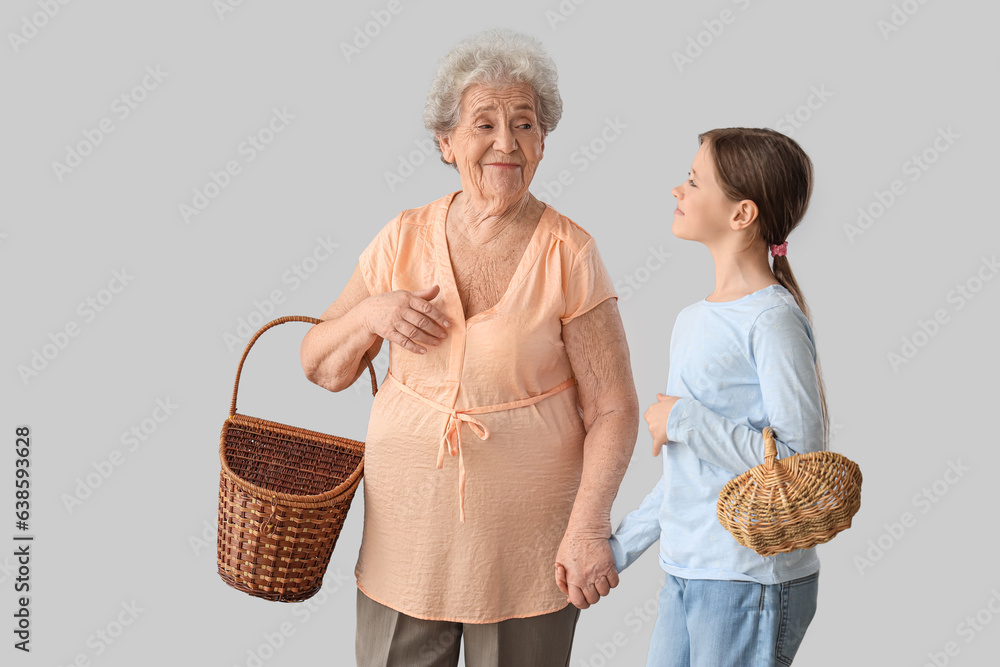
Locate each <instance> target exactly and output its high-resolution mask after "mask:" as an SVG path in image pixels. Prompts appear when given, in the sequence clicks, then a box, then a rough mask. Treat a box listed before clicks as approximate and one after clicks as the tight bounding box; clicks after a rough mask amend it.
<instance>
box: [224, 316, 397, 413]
mask: <svg viewBox="0 0 1000 667" xmlns="http://www.w3.org/2000/svg"><path fill="white" fill-rule="evenodd" d="M285 322H306V323H308V324H319V323H321V322H323V320H321V319H318V318H316V317H308V316H306V315H287V316H285V317H279V318H278V319H276V320H271V321H270V322H268V323H267V324H265V325H264V326H262V327H261V328H260V329H258V330H257V333H255V334H254V335H253V338H251V339H250V342H248V343H247V346H246V348H245V349H244V350H243V356H242V357H240V365H239V366H238V367H237V368H236V382H234V383H233V402H232V403H230V404H229V416H230V417H232V416H233V415H235V414H236V394H237V393H238V392H239V390H240V374H241V373H242V372H243V362H244V361H246V359H247V355H248V354H250V348H251V347H253V344H254V343H256V342H257V339H258V338H260V336H261V334H262V333H264V332H265V331H267V330H268V329H270V328H271V327H276V326H278V325H279V324H284V323H285ZM361 358H362V359H363V360H364V362H365V364H366V365H367V366H368V375H369V376H371V379H372V396H374V395H375V393H376V392H377V391H378V385H377V384H376V382H375V368H374V367H373V366H372V362H371V360H370V359H369V358H368V353H367V352H366V353H365V354H364V355H363V356H362V357H361Z"/></svg>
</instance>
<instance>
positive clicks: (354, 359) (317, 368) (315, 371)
mask: <svg viewBox="0 0 1000 667" xmlns="http://www.w3.org/2000/svg"><path fill="white" fill-rule="evenodd" d="M361 311H362V304H358V305H357V306H355V307H354V308H352V309H351V310H349V311H347V312H346V313H344V314H343V315H341V316H340V317H338V318H336V319H331V320H327V321H325V322H322V323H320V324H317V325H316V326H314V327H313V328H312V329H311V330H310V331H309V332H308V333H307V334H306V336H305V338H303V340H302V348H301V351H300V356H301V359H302V370H303V371H304V372H305V375H306V378H308V379H309V381H310V382H313V383H315V384H318V385H319V386H321V387H323V388H325V389H329V390H330V391H341V390H343V389H346V388H347V387H350V386H351V385H352V384H354V381H355V380H357V379H358V376H359V375H361V373H362V372H363V371H364V368H363V366H364V363H363V361H362V357H363V356H364V354H365V353H366V352H367V351H368V350H369V349H371V348H372V347H373V346H374V345H375V343H376V342H377V340H378V336H376V335H375V334H373V333H371V332H370V331H368V329H367V328H366V327H365V326H364V314H363V312H361Z"/></svg>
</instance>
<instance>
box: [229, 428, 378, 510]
mask: <svg viewBox="0 0 1000 667" xmlns="http://www.w3.org/2000/svg"><path fill="white" fill-rule="evenodd" d="M231 423H235V424H245V425H249V424H251V423H258V424H260V423H262V424H264V425H265V426H267V427H268V428H270V429H273V430H276V431H284V432H285V433H287V434H288V435H293V436H302V435H307V436H310V437H315V438H316V439H318V440H330V439H331V438H336V439H337V440H338V441H341V442H343V443H344V444H346V445H348V446H349V447H353V448H354V449H356V450H360V453H361V460H360V461H359V462H358V466H357V467H356V468H355V469H354V472H352V473H351V474H350V475H349V476H348V477H347V479H345V480H344V481H343V482H341V483H340V484H338V485H337V486H336V487H335V488H333V489H331V490H329V491H325V492H323V493H317V494H296V493H284V492H282V491H271V490H270V489H265V488H264V487H262V486H257V485H256V484H253V483H252V482H248V481H246V480H245V479H243V478H241V477H240V476H239V475H237V474H236V473H235V472H233V470H232V468H230V467H229V463H227V462H226V432H227V431H228V430H229V425H230V424H231ZM364 449H365V443H363V442H361V441H359V440H353V439H351V438H343V437H340V436H331V435H330V434H328V433H320V432H319V431H311V430H309V429H304V428H298V427H296V426H289V425H287V424H282V423H280V422H274V421H270V420H268V419H262V418H260V417H251V416H250V415H241V414H239V413H236V414H233V415H230V416H229V417H227V418H226V421H225V423H224V424H223V427H222V435H221V437H220V438H219V461H220V462H221V463H222V474H223V475H225V476H226V477H228V478H229V479H231V480H232V481H233V482H234V483H235V484H236V485H237V486H239V487H240V488H241V489H242V490H243V491H245V492H247V493H249V494H250V495H253V496H256V497H258V498H262V499H269V498H270V499H276V500H280V501H282V502H284V503H287V504H288V505H290V506H292V507H303V508H309V507H317V506H322V505H327V504H329V503H331V502H334V501H339V500H341V499H342V497H343V496H346V495H347V494H348V493H353V492H354V491H355V490H356V489H357V487H358V485H359V484H360V483H361V477H362V475H363V474H364V469H365V457H364Z"/></svg>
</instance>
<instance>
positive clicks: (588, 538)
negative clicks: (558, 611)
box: [556, 528, 618, 609]
mask: <svg viewBox="0 0 1000 667" xmlns="http://www.w3.org/2000/svg"><path fill="white" fill-rule="evenodd" d="M608 533H609V534H610V528H609V530H608ZM608 536H609V535H604V536H601V535H600V534H588V533H580V532H567V533H566V536H565V537H563V541H562V544H560V545H559V553H558V554H556V585H558V586H559V590H561V591H562V592H563V593H565V594H566V597H567V599H568V600H569V602H571V603H572V604H573V605H575V606H576V607H577V608H579V609H586V608H587V607H589V606H590V605H592V604H597V601H598V600H600V599H601V597H602V596H604V595H607V594H608V593H610V592H611V589H612V588H614V587H615V586H617V585H618V570H617V568H615V557H614V555H613V554H612V552H611V544H610V543H609V542H608Z"/></svg>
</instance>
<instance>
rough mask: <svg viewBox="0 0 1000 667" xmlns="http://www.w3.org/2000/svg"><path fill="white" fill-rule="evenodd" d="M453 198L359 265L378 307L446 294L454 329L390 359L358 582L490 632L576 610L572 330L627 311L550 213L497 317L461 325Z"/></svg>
mask: <svg viewBox="0 0 1000 667" xmlns="http://www.w3.org/2000/svg"><path fill="white" fill-rule="evenodd" d="M456 194H458V193H452V194H450V195H448V196H446V197H443V198H441V199H439V200H437V201H435V202H432V203H430V204H428V205H426V206H424V207H422V208H419V209H412V210H408V211H404V212H402V213H401V214H400V215H399V216H397V217H396V218H395V219H393V220H392V221H391V222H390V223H389V224H388V225H386V226H385V227H384V228H383V229H382V231H381V232H379V234H378V235H377V236H376V237H375V239H374V240H373V241H372V243H371V244H370V245H369V246H368V248H367V249H366V250H365V251H364V252H363V253H362V255H361V257H360V259H359V267H360V270H361V273H362V275H363V277H364V280H365V283H366V285H367V287H368V291H369V293H370V294H379V293H382V292H387V291H392V290H399V289H402V290H417V289H423V288H426V287H430V286H432V285H435V284H437V285H440V286H441V291H440V293H439V294H438V296H437V297H436V298H435V299H434V305H435V306H437V307H438V308H439V309H441V310H442V311H443V312H444V313H445V315H446V316H447V318H448V320H449V322H451V328H450V329H449V330H448V337H447V338H446V339H444V341H443V342H442V343H441V344H439V345H437V346H433V347H429V348H428V349H427V353H426V354H423V355H418V354H414V353H412V352H409V351H407V350H404V349H401V348H399V347H398V346H396V345H395V344H390V367H389V373H388V375H387V376H386V380H385V382H384V383H383V385H382V388H381V389H380V390H379V392H378V395H377V396H376V398H375V401H374V404H373V406H372V412H371V419H370V421H369V424H368V435H367V439H366V443H367V446H366V452H365V456H366V458H365V477H364V503H365V515H364V516H365V520H364V535H363V537H362V542H361V553H360V555H359V557H358V564H357V569H356V570H355V574H356V575H357V578H358V586H359V587H360V588H361V590H362V591H363V592H364V593H365V594H366V595H368V596H369V597H371V598H372V599H374V600H377V601H379V602H381V603H382V604H385V605H387V606H389V607H391V608H393V609H395V610H397V611H401V612H403V613H405V614H408V615H410V616H415V617H417V618H423V619H430V620H448V621H459V622H467V623H491V622H496V621H501V620H504V619H508V618H524V617H529V616H537V615H540V614H545V613H549V612H553V611H557V610H559V609H562V608H563V607H565V606H566V596H565V595H564V594H563V593H562V592H560V591H559V588H558V587H557V586H556V584H555V579H554V563H555V557H556V552H557V550H558V548H559V543H560V541H561V540H562V537H563V533H564V531H565V529H566V524H567V522H568V520H569V515H570V511H571V509H572V506H573V500H574V498H575V497H576V491H577V487H578V486H579V482H580V474H581V469H582V463H583V440H584V436H585V435H586V432H585V430H584V427H583V419H582V410H581V408H580V405H579V401H578V397H577V390H576V386H575V384H576V382H575V380H574V379H573V370H572V368H571V367H570V362H569V358H568V357H567V355H566V349H565V347H564V345H563V340H562V327H563V325H564V324H566V323H567V322H569V321H571V320H572V319H573V318H575V317H578V316H580V315H582V314H584V313H586V312H587V311H589V310H590V309H592V308H594V307H595V306H597V305H598V304H599V303H601V302H602V301H604V300H605V299H608V298H612V297H614V298H617V296H616V294H615V292H614V288H613V286H612V282H611V279H610V277H609V276H608V272H607V270H606V269H605V267H604V264H603V262H602V261H601V258H600V255H599V254H598V252H597V247H596V246H595V244H594V241H593V239H592V238H591V237H590V235H589V234H587V232H586V231H584V230H583V229H582V228H581V227H579V226H577V225H576V224H575V223H573V222H572V221H571V220H569V219H568V218H566V217H564V216H562V215H560V214H559V213H557V212H556V210H555V209H553V208H552V207H550V206H546V208H545V210H544V212H543V213H542V216H541V218H540V219H539V221H538V225H537V226H536V228H535V230H534V233H533V234H532V237H531V240H530V242H529V243H528V246H527V248H526V249H525V251H524V255H523V256H522V258H521V261H520V263H519V265H518V266H517V269H516V270H515V272H514V276H513V278H512V279H511V281H510V284H509V285H508V287H507V291H506V292H505V293H504V295H503V296H502V297H501V299H500V301H499V302H498V303H497V304H496V305H495V306H493V307H492V308H490V309H488V310H485V311H483V312H481V313H479V314H477V315H475V316H474V317H472V318H470V319H468V320H466V319H465V315H464V313H463V310H462V302H461V299H460V298H459V294H458V289H457V287H456V284H455V277H454V273H453V272H452V265H451V258H450V256H449V252H448V242H447V237H446V235H445V218H446V216H447V213H448V207H449V206H450V205H451V202H452V201H453V200H454V198H455V195H456Z"/></svg>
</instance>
